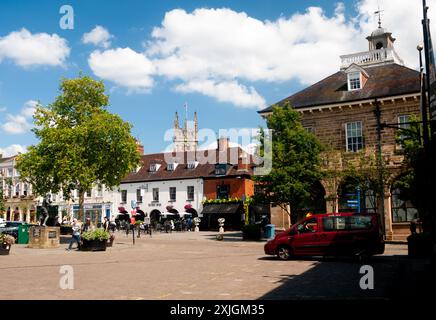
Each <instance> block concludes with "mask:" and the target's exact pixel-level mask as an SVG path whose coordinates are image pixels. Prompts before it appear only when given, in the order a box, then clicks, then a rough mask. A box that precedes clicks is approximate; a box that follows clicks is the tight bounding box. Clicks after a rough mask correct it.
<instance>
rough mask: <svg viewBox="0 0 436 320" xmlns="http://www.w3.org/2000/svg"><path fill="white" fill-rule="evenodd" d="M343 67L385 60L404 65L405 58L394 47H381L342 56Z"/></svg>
mask: <svg viewBox="0 0 436 320" xmlns="http://www.w3.org/2000/svg"><path fill="white" fill-rule="evenodd" d="M341 60H342V61H341V69H346V68H348V67H349V66H350V65H351V64H353V63H354V64H357V65H369V64H377V63H383V62H395V63H398V64H400V65H403V64H404V63H403V60H401V58H400V57H399V56H398V54H397V53H396V52H395V51H394V49H391V48H388V49H379V50H373V51H365V52H359V53H354V54H348V55H344V56H341Z"/></svg>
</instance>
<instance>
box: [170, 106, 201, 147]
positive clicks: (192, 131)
mask: <svg viewBox="0 0 436 320" xmlns="http://www.w3.org/2000/svg"><path fill="white" fill-rule="evenodd" d="M173 130H174V136H173V142H174V145H173V149H174V151H175V152H185V151H186V152H192V151H196V150H197V147H198V119H197V112H195V113H194V121H188V115H187V114H186V117H185V124H184V127H183V128H182V127H180V125H179V115H178V113H177V112H176V117H175V119H174V128H173Z"/></svg>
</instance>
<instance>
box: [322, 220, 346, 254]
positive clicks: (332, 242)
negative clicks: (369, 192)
mask: <svg viewBox="0 0 436 320" xmlns="http://www.w3.org/2000/svg"><path fill="white" fill-rule="evenodd" d="M321 220H322V221H321V228H322V230H321V231H320V250H321V251H322V252H323V254H324V255H341V254H346V253H347V251H348V250H349V249H350V247H351V244H352V234H351V233H350V232H349V231H348V230H347V221H346V217H345V216H328V217H323V218H322V219H321Z"/></svg>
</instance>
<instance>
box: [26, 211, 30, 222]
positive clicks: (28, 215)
mask: <svg viewBox="0 0 436 320" xmlns="http://www.w3.org/2000/svg"><path fill="white" fill-rule="evenodd" d="M26 222H27V223H30V208H29V207H27V208H26Z"/></svg>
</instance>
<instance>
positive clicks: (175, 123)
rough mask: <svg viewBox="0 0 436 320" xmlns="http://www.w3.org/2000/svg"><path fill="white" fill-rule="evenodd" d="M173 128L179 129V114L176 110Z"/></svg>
mask: <svg viewBox="0 0 436 320" xmlns="http://www.w3.org/2000/svg"><path fill="white" fill-rule="evenodd" d="M174 129H179V115H178V113H177V111H176V118H175V119H174Z"/></svg>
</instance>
